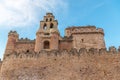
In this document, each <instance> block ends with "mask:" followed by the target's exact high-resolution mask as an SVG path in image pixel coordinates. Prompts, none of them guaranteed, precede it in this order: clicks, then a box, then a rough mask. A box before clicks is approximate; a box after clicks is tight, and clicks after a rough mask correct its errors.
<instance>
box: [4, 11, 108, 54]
mask: <svg viewBox="0 0 120 80" xmlns="http://www.w3.org/2000/svg"><path fill="white" fill-rule="evenodd" d="M73 48H75V49H78V50H79V49H81V48H86V49H90V48H96V49H101V48H106V47H105V41H104V31H103V29H101V28H96V27H95V26H80V27H75V26H72V27H68V28H66V30H65V36H64V37H61V36H60V33H59V30H58V21H57V20H55V17H54V15H53V14H52V13H47V14H46V15H45V16H44V19H43V20H42V21H40V28H39V29H38V31H37V32H36V39H35V40H29V39H27V38H26V39H23V38H21V39H19V34H18V33H17V32H16V31H10V32H9V34H8V41H7V46H6V50H5V54H7V53H10V52H12V51H17V52H20V51H29V50H33V51H35V52H39V51H41V50H47V51H51V50H71V49H73Z"/></svg>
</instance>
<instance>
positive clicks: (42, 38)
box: [35, 13, 60, 52]
mask: <svg viewBox="0 0 120 80" xmlns="http://www.w3.org/2000/svg"><path fill="white" fill-rule="evenodd" d="M59 35H60V34H59V31H58V22H57V20H55V17H54V16H53V14H52V13H47V14H46V16H44V19H43V20H42V21H40V28H39V30H38V31H37V33H36V42H35V51H36V52H38V51H41V50H54V49H58V46H59Z"/></svg>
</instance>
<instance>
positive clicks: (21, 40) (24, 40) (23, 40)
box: [17, 38, 35, 43]
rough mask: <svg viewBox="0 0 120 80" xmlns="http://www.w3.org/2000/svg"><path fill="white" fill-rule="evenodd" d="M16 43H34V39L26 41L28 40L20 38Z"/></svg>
mask: <svg viewBox="0 0 120 80" xmlns="http://www.w3.org/2000/svg"><path fill="white" fill-rule="evenodd" d="M18 42H26V43H27V42H35V39H34V40H30V39H28V38H21V39H19V40H18V41H17V43H18Z"/></svg>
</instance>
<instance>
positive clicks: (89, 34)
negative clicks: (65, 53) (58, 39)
mask: <svg viewBox="0 0 120 80" xmlns="http://www.w3.org/2000/svg"><path fill="white" fill-rule="evenodd" d="M65 35H66V36H67V37H69V36H72V37H73V48H76V49H80V48H87V49H90V48H98V49H101V48H105V41H104V31H103V29H101V28H96V27H95V26H86V27H82V26H80V27H69V28H66V34H65Z"/></svg>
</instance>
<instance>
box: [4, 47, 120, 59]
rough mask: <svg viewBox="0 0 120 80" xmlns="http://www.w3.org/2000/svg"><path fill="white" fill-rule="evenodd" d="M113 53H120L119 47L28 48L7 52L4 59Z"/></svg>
mask: <svg viewBox="0 0 120 80" xmlns="http://www.w3.org/2000/svg"><path fill="white" fill-rule="evenodd" d="M106 54H107V55H111V54H120V51H119V49H116V48H115V47H110V48H109V50H107V49H105V48H102V49H95V48H91V49H89V50H88V49H86V48H81V49H79V50H77V49H75V48H74V49H71V50H52V51H46V50H42V51H40V52H35V51H34V50H26V51H21V52H16V51H13V52H12V53H9V54H5V55H4V59H5V60H6V59H7V60H9V59H15V58H29V59H30V58H40V57H55V56H57V57H59V56H78V57H82V56H84V55H88V56H89V55H91V56H92V55H97V56H99V55H106Z"/></svg>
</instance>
